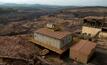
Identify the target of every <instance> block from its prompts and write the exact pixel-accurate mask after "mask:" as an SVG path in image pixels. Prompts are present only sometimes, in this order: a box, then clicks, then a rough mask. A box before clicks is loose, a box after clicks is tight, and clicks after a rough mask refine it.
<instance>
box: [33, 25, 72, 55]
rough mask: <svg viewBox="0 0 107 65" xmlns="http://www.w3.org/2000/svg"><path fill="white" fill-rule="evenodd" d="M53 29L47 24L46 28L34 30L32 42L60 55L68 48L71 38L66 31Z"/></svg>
mask: <svg viewBox="0 0 107 65" xmlns="http://www.w3.org/2000/svg"><path fill="white" fill-rule="evenodd" d="M53 27H54V26H53V25H52V24H50V25H49V24H48V25H47V27H45V28H41V29H38V30H36V31H35V32H34V36H33V37H34V38H33V40H32V42H34V43H36V44H38V45H40V46H42V47H45V48H47V49H49V50H52V51H54V52H56V53H58V54H62V53H63V52H64V51H66V50H67V49H69V48H70V46H71V43H72V36H71V33H70V32H68V31H61V30H56V29H55V30H54V29H53Z"/></svg>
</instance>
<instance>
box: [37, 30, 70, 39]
mask: <svg viewBox="0 0 107 65" xmlns="http://www.w3.org/2000/svg"><path fill="white" fill-rule="evenodd" d="M36 33H39V34H43V35H46V36H49V37H53V38H56V39H62V38H64V37H65V36H67V35H70V34H71V33H70V32H67V31H52V30H51V29H48V28H41V29H39V30H37V31H36Z"/></svg>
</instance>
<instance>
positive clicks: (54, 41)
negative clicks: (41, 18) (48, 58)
mask: <svg viewBox="0 0 107 65" xmlns="http://www.w3.org/2000/svg"><path fill="white" fill-rule="evenodd" d="M34 39H36V40H38V41H40V42H43V43H45V44H49V45H51V46H54V47H56V48H61V44H62V43H61V41H60V40H58V39H54V38H51V37H48V36H44V35H41V34H37V33H34Z"/></svg>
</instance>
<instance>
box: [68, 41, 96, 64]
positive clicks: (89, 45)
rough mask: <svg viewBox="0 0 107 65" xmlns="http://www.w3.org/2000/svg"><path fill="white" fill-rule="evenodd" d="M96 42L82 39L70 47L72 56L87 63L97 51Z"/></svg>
mask: <svg viewBox="0 0 107 65" xmlns="http://www.w3.org/2000/svg"><path fill="white" fill-rule="evenodd" d="M95 47H96V44H95V43H93V42H90V41H87V40H81V41H79V42H78V43H76V44H75V45H73V46H72V47H71V48H70V58H71V59H73V60H75V61H78V62H81V63H87V62H88V60H89V59H90V57H91V56H92V54H93V53H94V51H95Z"/></svg>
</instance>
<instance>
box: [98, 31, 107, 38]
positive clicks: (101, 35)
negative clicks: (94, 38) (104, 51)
mask: <svg viewBox="0 0 107 65" xmlns="http://www.w3.org/2000/svg"><path fill="white" fill-rule="evenodd" d="M99 37H100V38H107V32H101V33H100V34H99Z"/></svg>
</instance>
